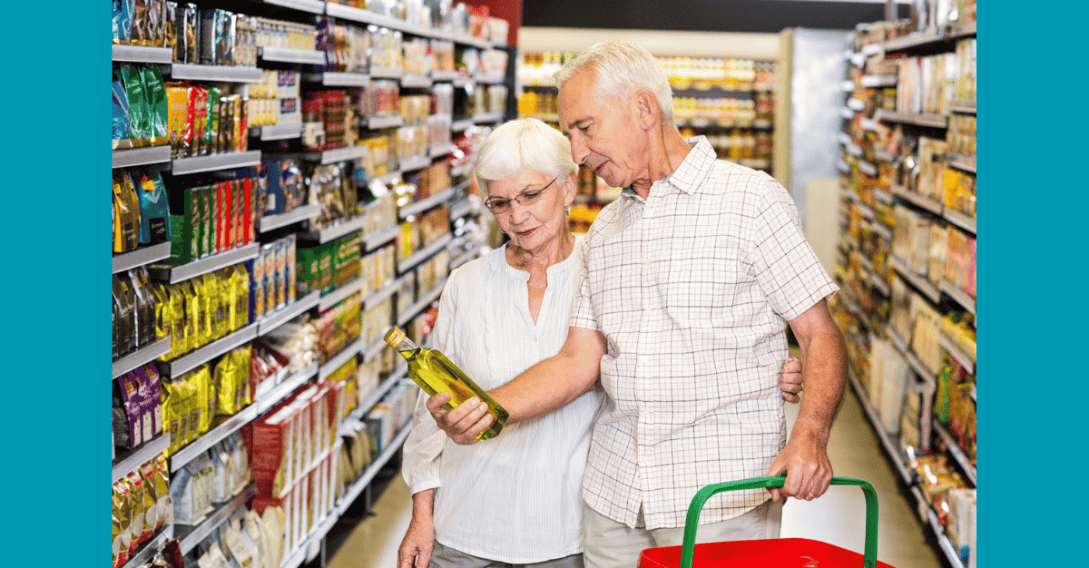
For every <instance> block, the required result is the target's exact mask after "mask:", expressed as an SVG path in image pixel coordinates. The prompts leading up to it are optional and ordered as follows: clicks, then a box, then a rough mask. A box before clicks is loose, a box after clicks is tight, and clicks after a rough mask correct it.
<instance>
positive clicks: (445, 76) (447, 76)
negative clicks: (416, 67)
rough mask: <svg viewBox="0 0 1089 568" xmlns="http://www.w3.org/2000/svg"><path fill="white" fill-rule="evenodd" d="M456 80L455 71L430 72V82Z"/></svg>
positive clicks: (456, 74) (456, 73)
mask: <svg viewBox="0 0 1089 568" xmlns="http://www.w3.org/2000/svg"><path fill="white" fill-rule="evenodd" d="M457 78H458V72H457V71H432V72H431V80H432V81H453V80H454V79H457Z"/></svg>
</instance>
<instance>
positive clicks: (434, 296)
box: [397, 278, 446, 327]
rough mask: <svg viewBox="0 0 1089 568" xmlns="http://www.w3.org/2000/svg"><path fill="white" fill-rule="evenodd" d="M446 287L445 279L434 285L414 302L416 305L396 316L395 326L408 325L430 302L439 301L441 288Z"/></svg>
mask: <svg viewBox="0 0 1089 568" xmlns="http://www.w3.org/2000/svg"><path fill="white" fill-rule="evenodd" d="M445 287H446V278H443V279H442V280H440V281H438V282H436V283H435V287H434V288H431V290H429V291H428V292H427V293H426V294H424V295H423V296H421V297H420V299H418V300H416V303H414V304H412V305H411V306H409V307H408V309H407V310H405V312H404V313H403V314H398V316H397V325H399V326H401V327H404V326H406V325H408V323H409V322H411V321H412V320H413V319H415V318H416V316H418V315H420V313H421V312H423V311H424V310H426V309H427V307H428V306H430V305H431V302H434V301H435V300H438V299H439V296H441V295H442V291H443V288H445Z"/></svg>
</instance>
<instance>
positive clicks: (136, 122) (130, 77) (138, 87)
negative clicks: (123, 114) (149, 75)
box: [118, 65, 151, 146]
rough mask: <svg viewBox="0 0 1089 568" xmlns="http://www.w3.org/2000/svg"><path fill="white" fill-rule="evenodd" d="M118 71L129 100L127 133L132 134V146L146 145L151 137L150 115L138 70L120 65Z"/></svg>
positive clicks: (130, 66)
mask: <svg viewBox="0 0 1089 568" xmlns="http://www.w3.org/2000/svg"><path fill="white" fill-rule="evenodd" d="M118 71H119V72H120V73H121V84H123V85H124V86H125V94H126V95H127V96H128V100H129V120H130V123H129V133H130V135H131V136H132V142H133V146H147V145H148V140H149V138H151V135H150V132H151V127H150V123H151V117H150V116H149V112H148V106H147V94H146V92H145V90H144V84H143V80H142V79H141V77H140V71H139V69H137V68H136V67H133V66H132V65H122V66H121V67H120V69H119V70H118Z"/></svg>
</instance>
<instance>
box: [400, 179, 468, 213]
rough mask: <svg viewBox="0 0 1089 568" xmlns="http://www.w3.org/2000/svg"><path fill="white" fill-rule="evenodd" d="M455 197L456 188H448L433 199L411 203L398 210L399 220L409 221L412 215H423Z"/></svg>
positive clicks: (433, 196)
mask: <svg viewBox="0 0 1089 568" xmlns="http://www.w3.org/2000/svg"><path fill="white" fill-rule="evenodd" d="M453 196H454V188H452V187H450V188H446V189H444V190H442V191H440V192H438V193H436V194H435V195H432V196H431V197H426V198H424V199H421V200H419V201H417V202H415V203H410V204H408V205H405V206H404V207H401V208H400V209H398V210H397V218H398V219H402V220H404V219H407V218H408V217H409V216H411V215H415V214H417V213H422V212H424V211H427V210H428V209H431V208H432V207H435V206H436V205H441V204H443V203H445V202H447V201H449V200H450V198H451V197H453Z"/></svg>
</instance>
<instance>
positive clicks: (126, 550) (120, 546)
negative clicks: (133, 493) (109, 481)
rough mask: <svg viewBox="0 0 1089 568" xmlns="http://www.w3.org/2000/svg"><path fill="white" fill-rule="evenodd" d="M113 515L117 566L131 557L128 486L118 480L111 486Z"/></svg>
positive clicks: (121, 480)
mask: <svg viewBox="0 0 1089 568" xmlns="http://www.w3.org/2000/svg"><path fill="white" fill-rule="evenodd" d="M113 515H114V524H115V525H116V527H117V533H116V535H115V536H114V539H113V550H114V556H115V557H116V558H117V563H118V564H124V563H125V562H127V561H128V559H129V558H130V557H132V551H133V549H132V548H131V544H132V532H131V529H132V503H131V498H130V497H129V488H128V484H127V483H125V480H124V479H123V478H122V479H119V480H117V481H116V482H114V484H113Z"/></svg>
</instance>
